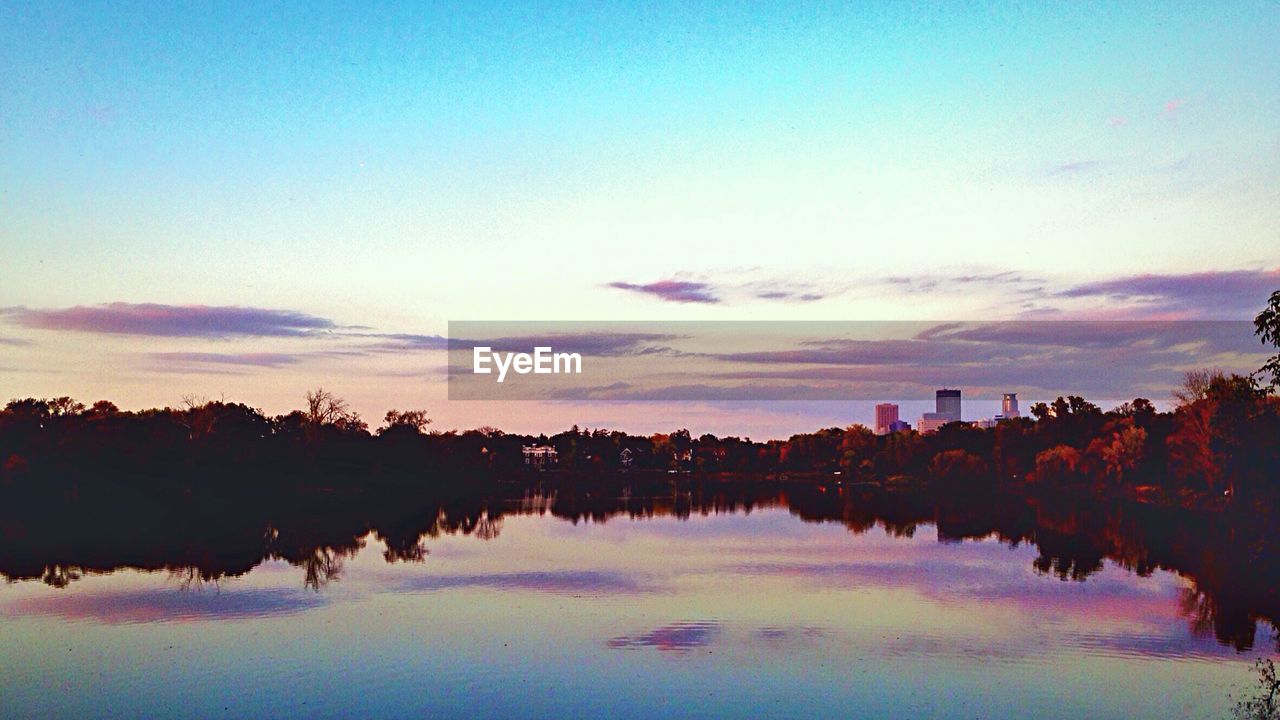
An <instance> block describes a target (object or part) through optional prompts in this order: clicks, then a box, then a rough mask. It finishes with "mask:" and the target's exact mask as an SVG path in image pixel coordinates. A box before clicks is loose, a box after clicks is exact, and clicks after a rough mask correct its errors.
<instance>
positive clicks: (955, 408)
mask: <svg viewBox="0 0 1280 720" xmlns="http://www.w3.org/2000/svg"><path fill="white" fill-rule="evenodd" d="M937 395H938V396H937V400H936V403H937V407H938V414H939V415H943V416H945V417H946V418H947V422H956V421H957V420H960V419H961V418H960V391H959V390H947V389H946V388H943V389H942V390H939V391H938V394H937Z"/></svg>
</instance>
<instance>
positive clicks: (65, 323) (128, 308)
mask: <svg viewBox="0 0 1280 720" xmlns="http://www.w3.org/2000/svg"><path fill="white" fill-rule="evenodd" d="M0 313H3V315H4V316H5V317H7V318H8V319H9V320H10V321H11V322H14V323H16V324H18V325H20V326H22V327H26V328H32V329H38V330H62V331H73V332H84V333H97V334H106V335H143V336H151V337H202V338H229V337H300V336H304V335H308V334H312V333H315V332H318V331H325V330H332V329H334V328H336V327H337V326H336V325H335V324H334V323H333V321H331V320H326V319H325V318H321V317H316V316H314V315H308V314H306V313H301V312H295V311H292V310H271V309H266V308H254V307H241V306H210V305H160V304H155V303H139V304H134V303H123V302H115V303H108V304H105V305H93V306H84V305H78V306H76V307H70V308H63V309H32V308H26V307H11V308H4V309H3V310H0Z"/></svg>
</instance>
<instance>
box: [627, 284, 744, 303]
mask: <svg viewBox="0 0 1280 720" xmlns="http://www.w3.org/2000/svg"><path fill="white" fill-rule="evenodd" d="M607 287H611V288H615V289H617V290H628V291H630V292H635V293H640V294H643V295H651V296H653V297H656V298H658V299H659V300H664V301H666V302H677V303H718V302H720V298H719V297H717V296H716V295H714V294H713V291H712V287H711V285H709V284H707V283H703V282H694V281H691V280H659V281H657V282H651V283H646V284H636V283H629V282H620V281H619V282H611V283H608V284H607Z"/></svg>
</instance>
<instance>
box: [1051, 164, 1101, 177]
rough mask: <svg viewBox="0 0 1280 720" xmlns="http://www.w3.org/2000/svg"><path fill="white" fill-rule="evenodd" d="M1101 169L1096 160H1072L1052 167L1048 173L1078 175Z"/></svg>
mask: <svg viewBox="0 0 1280 720" xmlns="http://www.w3.org/2000/svg"><path fill="white" fill-rule="evenodd" d="M1101 167H1102V163H1101V162H1099V161H1097V160H1072V161H1071V162H1064V163H1061V164H1059V165H1056V166H1054V168H1053V170H1052V171H1050V173H1049V174H1050V175H1079V174H1082V173H1086V172H1093V171H1094V170H1097V169H1099V168H1101Z"/></svg>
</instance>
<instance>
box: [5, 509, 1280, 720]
mask: <svg viewBox="0 0 1280 720" xmlns="http://www.w3.org/2000/svg"><path fill="white" fill-rule="evenodd" d="M360 545H362V547H361V548H360V549H358V550H356V551H354V552H353V553H349V554H344V553H340V552H334V553H329V552H318V553H317V556H316V559H315V562H313V563H311V564H309V565H308V566H307V567H305V568H304V567H299V566H297V565H293V564H289V563H286V562H283V561H281V560H271V561H267V562H265V563H263V564H261V565H259V566H258V567H257V568H255V569H254V570H253V571H252V572H249V573H248V574H245V575H242V576H240V577H236V578H230V579H222V580H219V581H217V582H200V581H199V580H198V579H193V578H192V577H190V576H189V575H187V574H185V573H183V572H142V571H138V570H120V571H117V572H113V573H104V574H92V573H91V574H87V575H85V576H84V577H82V578H80V579H79V580H77V581H75V582H73V583H70V584H69V585H67V586H66V587H63V588H56V587H51V586H49V585H46V584H43V583H39V582H33V581H22V582H14V583H10V584H7V585H5V586H3V587H0V638H3V642H2V643H0V668H3V679H2V680H0V715H2V716H4V717H6V718H8V717H15V718H26V717H31V718H45V717H62V718H72V717H75V718H92V717H167V718H208V717H334V718H347V717H357V716H371V717H388V718H393V717H395V718H398V717H405V718H407V717H433V716H448V715H454V714H457V715H458V716H466V717H557V716H571V717H585V716H612V717H744V718H758V717H809V716H814V715H820V716H850V717H913V718H918V717H925V718H975V717H1009V718H1013V717H1037V718H1086V717H1087V718H1174V717H1178V718H1181V717H1223V716H1225V715H1226V714H1227V711H1228V710H1229V707H1230V699H1229V697H1228V696H1229V695H1230V694H1239V693H1240V692H1242V691H1243V690H1244V689H1245V688H1246V687H1247V685H1248V681H1249V673H1248V671H1247V668H1248V666H1249V665H1250V663H1251V662H1252V661H1253V659H1254V658H1255V657H1256V653H1252V654H1251V653H1239V652H1237V651H1236V650H1233V649H1231V648H1230V647H1227V646H1224V645H1222V644H1219V643H1218V642H1217V641H1215V640H1214V639H1213V638H1212V637H1211V636H1209V637H1206V636H1204V634H1203V633H1197V632H1195V631H1194V627H1193V625H1194V624H1193V623H1191V622H1189V621H1188V619H1187V617H1186V611H1185V610H1184V609H1183V608H1184V606H1185V601H1184V596H1185V594H1186V589H1187V587H1188V581H1186V580H1184V579H1182V578H1180V577H1178V576H1176V575H1174V574H1172V573H1168V572H1163V571H1157V572H1155V573H1154V574H1152V575H1150V576H1149V577H1139V576H1138V575H1136V574H1134V573H1132V572H1130V571H1128V570H1125V569H1123V568H1120V567H1117V566H1115V565H1113V564H1112V563H1111V561H1106V563H1105V565H1104V567H1103V569H1102V570H1101V571H1099V572H1096V573H1094V574H1092V575H1090V576H1089V577H1088V578H1087V579H1086V580H1084V581H1071V580H1062V579H1059V578H1058V577H1057V576H1055V575H1054V574H1052V573H1049V574H1045V573H1041V572H1038V571H1037V570H1036V567H1035V564H1034V561H1035V559H1036V557H1037V555H1038V552H1037V550H1036V549H1035V548H1033V547H1031V546H1029V545H1026V544H1022V545H1019V546H1016V547H1010V546H1009V545H1007V544H1004V543H1001V542H998V541H996V540H995V539H985V540H974V541H965V542H949V541H948V542H940V541H939V539H938V535H937V532H936V530H935V529H934V527H933V526H931V525H921V526H918V527H917V528H916V529H915V531H914V532H913V533H911V534H910V535H909V536H907V535H903V534H902V533H901V532H900V531H899V532H898V533H896V534H891V533H890V532H888V531H886V530H885V529H884V527H883V526H881V525H876V526H874V527H872V528H871V529H869V530H866V531H865V532H862V533H860V534H855V533H854V532H851V531H850V529H848V528H846V527H845V526H844V525H842V524H840V523H834V522H828V523H811V522H804V521H802V520H800V519H799V518H798V517H796V516H795V515H793V514H792V513H791V512H789V511H788V510H787V509H785V508H782V507H772V508H764V509H756V510H755V511H752V512H742V511H735V512H726V513H721V514H714V513H713V514H707V515H700V514H697V513H695V514H694V515H693V516H692V517H689V518H687V519H679V518H675V517H651V518H635V519H632V518H627V517H625V516H624V517H614V518H610V519H608V520H607V521H606V522H603V523H601V522H587V521H582V522H569V521H567V520H564V519H561V518H557V517H553V516H552V515H549V514H539V513H536V512H535V513H533V514H509V515H504V516H503V517H501V519H499V520H496V521H493V522H490V523H488V524H486V525H485V526H483V527H481V528H479V530H478V532H474V533H472V534H467V535H463V534H455V535H442V536H440V537H436V538H427V539H426V540H425V542H424V547H425V549H426V550H427V553H426V554H425V556H424V557H423V558H422V559H421V562H412V561H409V562H388V561H387V559H385V558H384V547H383V544H382V542H380V541H379V540H377V539H376V538H374V537H373V536H368V537H365V538H364V539H363V540H361V542H360ZM1258 632H1259V645H1265V644H1266V643H1268V642H1270V640H1269V639H1267V638H1263V637H1262V635H1263V632H1264V631H1263V630H1262V629H1259V631H1258ZM1267 632H1269V628H1268V629H1267Z"/></svg>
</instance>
